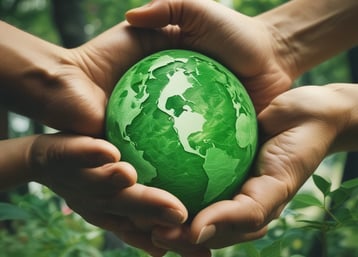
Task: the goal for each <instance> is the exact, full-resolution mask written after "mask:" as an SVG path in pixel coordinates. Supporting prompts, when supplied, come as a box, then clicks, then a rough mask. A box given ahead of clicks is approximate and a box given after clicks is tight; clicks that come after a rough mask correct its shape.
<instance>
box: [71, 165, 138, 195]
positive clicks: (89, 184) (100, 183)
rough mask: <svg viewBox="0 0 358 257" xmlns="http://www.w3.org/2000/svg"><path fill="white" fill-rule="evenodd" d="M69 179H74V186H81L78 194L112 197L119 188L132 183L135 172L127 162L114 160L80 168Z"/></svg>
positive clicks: (135, 175) (135, 178) (134, 180)
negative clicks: (101, 164)
mask: <svg viewBox="0 0 358 257" xmlns="http://www.w3.org/2000/svg"><path fill="white" fill-rule="evenodd" d="M71 179H72V180H76V183H75V185H74V186H77V187H79V188H81V192H79V195H86V196H90V195H92V196H95V197H104V196H107V197H113V195H115V194H117V192H118V191H119V190H121V189H123V188H126V187H129V186H132V185H134V184H135V182H136V180H137V173H136V171H135V169H134V167H133V166H132V165H130V164H129V163H127V162H115V163H109V164H105V165H103V166H101V167H98V168H93V169H81V170H79V171H78V174H77V175H74V174H72V175H71ZM74 182H75V181H74Z"/></svg>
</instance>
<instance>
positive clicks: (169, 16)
mask: <svg viewBox="0 0 358 257" xmlns="http://www.w3.org/2000/svg"><path fill="white" fill-rule="evenodd" d="M203 6H205V13H210V12H215V11H216V14H218V13H219V12H218V11H217V10H218V8H219V9H220V8H221V7H222V6H221V5H219V4H216V3H214V1H202V0H197V1H185V0H174V1H161V0H153V1H151V2H150V3H149V4H147V5H144V6H142V7H139V8H135V9H132V10H129V11H128V12H127V13H126V19H127V21H128V22H129V23H130V24H131V25H133V26H136V27H141V28H161V27H165V26H167V25H180V26H183V27H185V26H186V24H192V23H193V22H196V21H198V20H196V18H198V19H201V15H199V16H198V14H199V13H203V12H204V11H203V10H204V8H203ZM215 9H216V10H215ZM213 16H214V15H213Z"/></svg>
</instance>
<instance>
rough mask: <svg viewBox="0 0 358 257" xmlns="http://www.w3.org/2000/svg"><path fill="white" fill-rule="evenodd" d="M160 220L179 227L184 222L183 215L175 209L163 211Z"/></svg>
mask: <svg viewBox="0 0 358 257" xmlns="http://www.w3.org/2000/svg"><path fill="white" fill-rule="evenodd" d="M161 217H162V220H163V221H164V222H165V223H169V225H175V226H176V225H180V224H183V223H184V221H185V219H186V218H185V215H183V213H182V212H181V211H178V210H175V209H165V210H164V211H163V213H162V216H161Z"/></svg>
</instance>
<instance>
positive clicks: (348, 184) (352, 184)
mask: <svg viewBox="0 0 358 257" xmlns="http://www.w3.org/2000/svg"><path fill="white" fill-rule="evenodd" d="M341 187H342V188H345V189H348V190H354V189H356V188H358V178H354V179H351V180H347V181H345V182H343V183H342V184H341Z"/></svg>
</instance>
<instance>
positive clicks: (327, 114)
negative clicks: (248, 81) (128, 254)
mask: <svg viewBox="0 0 358 257" xmlns="http://www.w3.org/2000/svg"><path fill="white" fill-rule="evenodd" d="M357 96H358V87H357V86H356V85H352V84H332V85H327V86H305V87H300V88H297V89H293V90H290V91H287V92H286V93H283V94H281V95H280V96H278V97H277V98H275V99H274V100H273V101H272V103H271V104H270V105H269V106H268V107H267V108H265V109H264V110H263V111H262V112H261V113H260V114H259V116H258V120H259V124H260V126H261V128H262V132H263V134H264V136H265V138H264V143H263V145H262V147H261V149H260V151H259V153H258V156H257V161H256V162H255V166H254V167H253V176H252V177H251V178H249V179H248V180H247V181H246V182H245V184H244V185H243V187H242V188H241V190H240V191H239V192H238V194H237V195H236V196H235V197H234V198H233V199H232V200H228V201H220V202H217V203H214V204H213V205H211V206H209V207H207V208H206V209H204V210H202V211H201V212H200V213H199V214H198V215H197V216H196V217H195V218H194V219H193V221H192V223H191V225H190V228H185V229H184V228H183V227H181V228H175V229H167V228H158V229H157V230H156V231H154V232H153V238H154V242H156V241H158V242H159V244H158V245H162V246H165V247H166V248H168V249H173V250H175V251H178V252H180V251H183V249H185V250H186V251H189V250H190V249H195V246H194V244H201V245H203V246H206V247H207V248H222V247H225V246H229V245H232V244H236V243H239V242H243V241H248V240H253V239H257V238H259V237H261V236H263V235H264V234H265V232H266V230H267V224H268V223H269V222H270V221H272V220H273V219H275V218H277V217H278V216H279V215H280V213H281V211H282V210H283V208H284V207H285V205H286V204H287V203H288V202H289V201H290V199H291V198H292V197H293V196H294V195H295V194H296V192H297V191H298V190H299V188H300V187H301V186H302V185H303V183H304V182H305V181H306V180H307V179H308V178H309V177H310V176H311V174H312V173H313V172H314V171H315V170H316V168H317V166H318V165H319V164H320V163H321V161H322V160H323V158H324V157H325V156H326V155H328V154H330V153H333V152H337V151H342V150H344V151H347V150H356V149H358V129H357V128H358V115H357V108H358V104H357V101H356V99H357ZM183 256H186V255H183ZM188 256H191V255H188Z"/></svg>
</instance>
